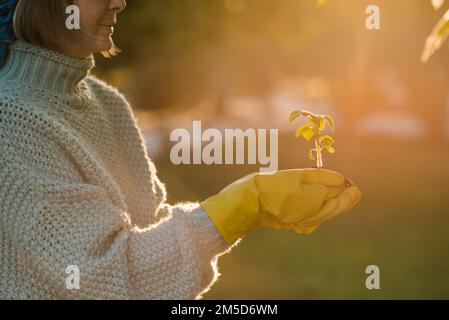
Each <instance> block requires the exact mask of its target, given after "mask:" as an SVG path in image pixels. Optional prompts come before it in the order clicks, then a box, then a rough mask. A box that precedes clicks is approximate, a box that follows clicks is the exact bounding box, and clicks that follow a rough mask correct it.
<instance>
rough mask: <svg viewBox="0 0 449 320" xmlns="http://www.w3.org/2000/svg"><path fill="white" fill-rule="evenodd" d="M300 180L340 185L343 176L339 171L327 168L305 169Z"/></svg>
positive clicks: (328, 185) (343, 179)
mask: <svg viewBox="0 0 449 320" xmlns="http://www.w3.org/2000/svg"><path fill="white" fill-rule="evenodd" d="M301 182H302V183H305V184H322V185H325V186H327V187H340V186H342V185H343V184H344V183H345V178H344V177H343V176H342V175H341V174H340V173H337V172H335V171H331V170H327V169H306V170H303V177H302V180H301Z"/></svg>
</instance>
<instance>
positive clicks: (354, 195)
mask: <svg viewBox="0 0 449 320" xmlns="http://www.w3.org/2000/svg"><path fill="white" fill-rule="evenodd" d="M358 199H360V191H359V190H358V189H357V188H356V187H350V188H347V189H346V190H345V191H344V192H343V193H342V194H341V195H340V196H338V197H337V198H336V199H335V200H336V201H337V206H336V207H335V209H334V210H333V211H330V212H324V213H326V214H324V213H323V214H320V215H319V216H318V215H317V216H315V217H313V218H312V219H310V220H308V221H304V222H303V223H304V224H305V225H314V224H322V223H324V222H326V221H328V220H330V219H332V218H334V217H336V216H337V215H339V214H341V213H343V212H344V211H347V210H349V208H351V207H353V206H354V205H355V204H356V203H357V202H358ZM330 201H332V200H329V202H330ZM323 207H324V206H323Z"/></svg>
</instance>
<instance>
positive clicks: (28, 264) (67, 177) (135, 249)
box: [0, 117, 229, 299]
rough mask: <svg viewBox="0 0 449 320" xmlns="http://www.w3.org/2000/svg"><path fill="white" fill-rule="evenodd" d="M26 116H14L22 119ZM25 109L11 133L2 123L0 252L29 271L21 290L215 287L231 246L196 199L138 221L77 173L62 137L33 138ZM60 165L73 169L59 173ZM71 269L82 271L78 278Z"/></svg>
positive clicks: (69, 292)
mask: <svg viewBox="0 0 449 320" xmlns="http://www.w3.org/2000/svg"><path fill="white" fill-rule="evenodd" d="M19 118H20V119H22V117H17V118H15V117H14V119H13V120H11V119H12V118H11V119H6V122H8V121H10V123H12V122H14V123H16V125H17V121H20V120H19ZM23 119H24V121H23V122H22V125H23V126H22V127H20V126H19V127H20V129H17V126H16V129H15V130H13V133H11V131H9V130H8V128H7V127H5V126H0V136H1V137H2V139H4V140H3V142H2V145H1V149H2V150H1V153H0V154H1V156H0V164H1V166H0V208H1V211H0V230H1V232H0V242H1V243H2V245H6V244H9V247H8V250H6V251H5V250H2V251H0V253H1V254H2V255H7V256H6V257H5V256H3V257H0V258H1V259H0V260H2V261H5V263H6V264H7V265H5V266H4V267H2V268H3V269H4V270H5V268H6V270H8V272H9V274H14V275H15V276H17V277H20V279H21V281H20V283H14V282H10V286H20V285H22V286H23V287H21V288H18V289H17V288H16V289H17V290H15V291H14V292H16V293H17V292H21V293H22V294H23V295H22V296H27V294H28V295H29V297H33V298H35V297H44V298H70V299H71V298H81V299H198V298H201V297H202V294H204V293H205V292H207V291H208V290H209V288H210V286H211V285H212V284H213V283H214V282H215V281H216V280H217V278H218V276H219V273H218V271H217V265H216V262H217V257H218V255H219V254H220V253H223V252H224V251H226V250H227V249H229V247H228V246H227V244H226V243H225V241H224V240H223V239H222V238H221V236H220V235H219V233H218V231H217V230H216V229H215V227H214V226H213V224H212V223H211V221H210V220H209V219H208V217H207V215H206V214H205V212H204V211H202V209H201V207H200V206H199V205H198V204H196V203H189V204H179V205H175V206H171V205H168V204H166V203H164V204H162V205H161V207H160V208H159V210H164V211H166V212H167V214H166V215H165V218H163V219H162V220H161V221H159V222H158V223H157V224H155V225H151V226H149V227H147V228H138V227H136V226H135V225H133V224H131V223H130V218H129V215H128V213H127V212H126V211H125V210H124V208H122V207H120V206H118V205H117V203H115V202H114V201H112V199H111V198H110V195H109V194H108V191H107V190H105V189H104V188H103V187H101V186H98V185H94V184H90V183H87V182H84V181H82V180H81V179H79V176H78V173H77V170H76V167H75V166H74V164H73V163H72V162H71V161H70V159H69V158H68V156H67V154H65V153H64V152H63V151H61V150H60V149H58V148H59V146H58V145H57V143H56V142H54V141H52V140H51V139H47V140H46V138H44V137H35V138H36V139H37V140H36V139H35V140H32V141H31V142H27V143H26V145H25V144H24V141H25V139H31V136H32V135H35V134H36V133H35V132H33V133H30V132H28V133H24V132H26V128H27V127H26V126H27V125H28V126H29V123H28V122H27V121H28V120H27V119H25V118H23ZM3 120H5V119H3ZM4 123H5V121H4ZM21 130H22V131H21ZM23 130H25V131H23ZM43 160H44V161H43ZM45 160H46V161H45ZM52 166H58V168H59V169H60V168H65V169H66V170H63V171H61V170H58V172H64V174H55V173H54V172H56V170H53V169H54V167H52ZM5 252H6V253H5ZM73 267H75V269H73ZM71 270H78V271H79V287H78V286H77V285H76V279H77V278H72V277H71V276H73V275H72V274H71ZM0 271H1V270H0ZM8 272H7V274H8ZM1 273H2V272H0V274H1ZM3 274H4V273H3ZM18 275H20V276H18ZM2 277H3V276H2ZM0 280H2V281H3V280H4V279H0ZM2 281H0V282H2ZM70 281H73V283H72V282H70ZM24 283H26V284H24ZM71 283H72V284H75V285H74V286H73V285H72V286H71V285H70V284H71ZM3 289H5V290H6V291H5V292H13V291H11V290H13V289H12V288H9V289H8V288H2V291H3ZM25 289H26V290H28V293H23V290H25ZM6 295H7V296H8V294H6ZM11 296H13V294H11Z"/></svg>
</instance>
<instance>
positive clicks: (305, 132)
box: [290, 110, 335, 168]
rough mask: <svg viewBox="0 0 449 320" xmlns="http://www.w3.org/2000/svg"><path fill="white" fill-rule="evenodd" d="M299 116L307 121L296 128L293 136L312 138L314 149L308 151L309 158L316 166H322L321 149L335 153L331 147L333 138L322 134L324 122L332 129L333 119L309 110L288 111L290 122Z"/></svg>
mask: <svg viewBox="0 0 449 320" xmlns="http://www.w3.org/2000/svg"><path fill="white" fill-rule="evenodd" d="M301 116H302V117H305V118H307V119H308V121H307V123H306V124H303V125H301V126H299V127H298V128H297V129H296V134H295V137H296V138H300V137H303V138H304V139H306V140H307V141H310V140H311V139H312V138H313V139H314V141H315V149H312V150H310V151H309V158H310V159H311V160H313V161H316V167H317V168H323V167H324V166H323V153H322V151H323V150H326V151H328V152H329V153H335V148H334V147H333V144H334V143H335V140H334V138H332V137H331V136H330V135H327V134H323V132H324V130H325V127H326V124H327V125H328V126H329V127H330V128H331V129H332V130H334V121H333V120H332V118H331V117H330V116H328V115H316V114H313V113H311V112H309V111H304V110H296V111H293V112H291V113H290V123H291V122H293V121H294V120H296V119H297V118H299V117H301Z"/></svg>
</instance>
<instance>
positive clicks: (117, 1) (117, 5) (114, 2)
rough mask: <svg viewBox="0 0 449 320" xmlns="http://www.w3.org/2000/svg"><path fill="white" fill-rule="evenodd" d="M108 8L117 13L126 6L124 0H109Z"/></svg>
mask: <svg viewBox="0 0 449 320" xmlns="http://www.w3.org/2000/svg"><path fill="white" fill-rule="evenodd" d="M109 8H110V10H113V11H116V12H117V13H120V12H122V11H123V10H125V8H126V1H125V0H111V2H110V3H109Z"/></svg>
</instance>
